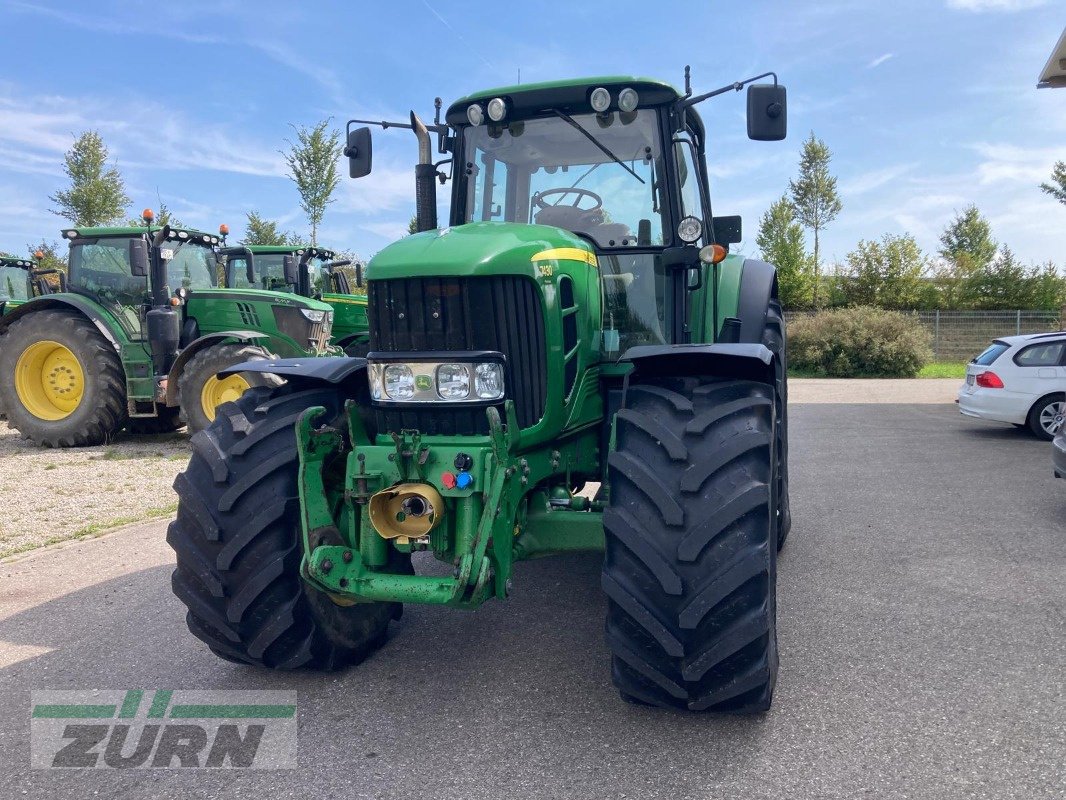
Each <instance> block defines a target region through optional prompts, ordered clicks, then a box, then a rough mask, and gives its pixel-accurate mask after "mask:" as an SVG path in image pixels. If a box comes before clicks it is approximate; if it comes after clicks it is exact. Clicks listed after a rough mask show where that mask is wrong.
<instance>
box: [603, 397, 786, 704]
mask: <svg viewBox="0 0 1066 800" xmlns="http://www.w3.org/2000/svg"><path fill="white" fill-rule="evenodd" d="M775 417H776V413H775V392H774V390H773V387H770V386H767V385H765V384H760V383H752V382H749V381H721V380H710V381H700V380H697V379H695V378H679V379H667V380H662V381H657V382H654V383H642V384H634V385H631V386H630V388H629V393H628V394H627V398H626V407H625V408H624V409H622V410H621V411H619V412H618V414H617V416H616V423H615V424H616V448H615V451H614V452H612V453H611V454H610V456H609V457H608V469H609V474H610V487H611V490H610V505H609V506H608V508H607V510H606V511H605V512H604V516H603V526H604V531H605V534H606V537H605V540H606V541H605V544H606V548H605V550H606V552H605V558H604V566H603V580H602V583H603V588H604V591H605V592H606V594H607V597H608V612H607V642H608V645H609V647H610V649H611V653H612V677H613V679H614V683H615V685H616V686H617V687H618V689H619V691H620V692H621V693H622V695H623V697H625V698H627V699H632V700H636V701H638V702H643V703H648V704H651V705H656V706H667V707H674V708H684V709H689V710H693V711H704V710H708V711H726V712H732V713H757V712H761V711H765V710H766V709H768V708H769V707H770V702H771V698H772V696H773V690H774V683H775V681H776V678H777V665H778V656H777V624H776V616H777V594H776V584H777V553H776V548H775V546H774V542H775V538H776V537H775V532H774V530H773V528H772V526H771V518H772V509H773V502H774V495H775V491H774V486H773V484H774V479H775V477H776V476H775V453H774V449H775V448H774V441H775V424H774V423H775Z"/></svg>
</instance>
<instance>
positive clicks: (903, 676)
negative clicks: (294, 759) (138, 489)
mask: <svg viewBox="0 0 1066 800" xmlns="http://www.w3.org/2000/svg"><path fill="white" fill-rule="evenodd" d="M791 414H792V448H791V457H792V461H791V463H792V508H793V514H794V520H795V522H794V528H793V531H792V534H791V537H790V539H789V542H788V546H787V547H786V549H785V552H784V553H783V554H782V556H781V559H780V562H779V632H778V636H779V642H780V651H781V673H780V678H779V680H778V684H777V692H776V695H775V697H774V705H773V708H772V710H771V711H770V712H769V713H768V714H766V715H764V716H761V717H758V718H736V717H716V716H705V715H686V714H680V713H672V712H667V711H660V710H655V709H649V708H645V707H640V706H633V705H629V704H627V703H624V702H622V701H621V700H620V699H619V697H618V695H617V693H616V692H615V691H614V689H613V688H612V687H611V684H610V678H609V663H608V656H607V651H606V647H605V645H604V642H603V616H604V610H605V603H604V599H603V596H602V594H601V592H600V589H599V586H598V583H599V563H598V559H597V558H596V557H595V556H582V557H570V558H550V559H543V560H539V561H533V562H528V563H524V564H520V565H519V566H518V567H517V572H516V575H515V581H514V587H515V590H514V594H513V597H512V599H510V600H508V601H506V602H494V603H490V604H488V605H486V606H484V607H482V608H481V609H479V610H478V611H475V612H460V611H452V610H448V609H441V608H429V607H408V609H407V611H406V613H405V615H404V618H403V620H402V621H401V622H400V623H399V624H397V625H395V626H394V628H393V635H392V637H391V639H390V641H389V642H388V644H387V645H386V646H385V647H384V649H383V650H381V651H380V652H379V653H377V654H376V655H375V656H373V657H372V658H371V659H370V660H368V661H367V662H366V663H364V664H362V665H361V666H359V667H357V668H354V669H351V670H349V671H346V672H342V673H339V674H332V675H323V674H299V673H297V674H292V673H271V672H266V671H260V670H254V669H250V668H244V667H240V666H236V665H232V664H228V663H226V662H223V661H220V660H218V659H217V658H216V657H215V656H213V655H212V654H211V653H210V652H208V651H207V649H206V648H205V647H203V646H202V645H201V644H200V643H199V642H198V641H196V640H195V639H193V638H192V637H191V636H190V635H189V634H188V633H187V631H186V628H185V624H184V614H183V610H184V609H183V607H182V606H181V605H180V604H179V603H178V602H177V600H175V599H174V598H173V596H172V595H171V593H170V588H169V576H170V563H171V560H172V559H171V554H170V550H169V548H168V547H167V546H166V544H165V543H164V541H163V536H164V530H165V524H164V523H150V524H146V525H142V526H139V527H136V528H130V529H127V530H124V531H122V532H120V533H117V534H114V535H112V536H109V537H105V538H103V539H100V540H96V541H89V542H82V543H79V544H75V545H71V546H68V547H64V548H61V549H54V550H49V551H43V552H40V553H37V554H35V555H33V556H30V557H28V558H25V559H22V560H19V561H16V562H14V563H8V564H2V565H0V775H2V776H3V778H2V779H0V796H4V797H8V796H9V797H16V798H17V797H29V798H52V797H55V798H83V797H99V798H110V797H115V798H170V797H190V798H191V797H197V798H201V797H221V796H225V797H233V798H236V797H246V796H247V797H251V796H254V797H257V798H289V797H292V798H296V797H299V798H315V799H316V800H317V799H318V798H331V797H337V798H362V797H396V798H408V797H419V798H468V797H470V798H473V797H477V798H497V797H508V798H512V797H513V798H523V799H524V798H617V797H632V798H657V797H668V798H670V799H671V800H682V798H763V797H765V798H807V797H842V798H843V797H847V798H852V797H867V796H869V797H878V798H881V797H909V798H914V797H930V798H953V797H966V798H971V797H990V798H1010V797H1018V798H1044V797H1048V798H1051V797H1055V798H1061V797H1063V796H1066V766H1064V764H1066V706H1064V694H1066V692H1064V689H1066V622H1064V616H1063V610H1064V607H1066V556H1064V552H1066V546H1064V538H1066V481H1062V480H1059V481H1056V480H1055V479H1053V478H1052V474H1051V464H1050V452H1049V445H1048V444H1046V443H1044V442H1037V441H1035V440H1034V439H1032V438H1030V437H1029V436H1028V435H1026V434H1025V433H1024V432H1021V431H1017V430H1015V429H1014V428H1009V427H1008V428H1005V427H998V426H993V425H986V424H983V423H980V422H976V421H971V420H966V419H963V418H961V417H960V416H959V414H958V412H957V411H956V409H955V407H954V406H951V405H891V404H881V405H843V404H841V405H834V404H821V405H796V406H794V407H793V408H792V410H791ZM90 688H99V689H131V688H142V689H160V688H165V689H238V688H241V689H244V688H247V689H290V690H291V689H295V690H296V691H297V693H298V707H299V763H300V765H301V766H300V768H299V769H298V770H279V771H257V770H240V769H229V770H214V771H210V770H190V771H183V770H177V769H174V770H159V769H155V770H152V769H148V770H129V771H121V772H118V771H115V770H104V769H99V770H72V771H60V770H33V769H31V768H30V754H29V733H28V732H29V706H30V694H29V693H30V691H31V690H32V689H90Z"/></svg>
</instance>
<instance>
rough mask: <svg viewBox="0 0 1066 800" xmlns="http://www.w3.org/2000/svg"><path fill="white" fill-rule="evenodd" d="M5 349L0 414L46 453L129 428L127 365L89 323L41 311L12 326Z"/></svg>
mask: <svg viewBox="0 0 1066 800" xmlns="http://www.w3.org/2000/svg"><path fill="white" fill-rule="evenodd" d="M3 342H4V344H3V347H0V408H3V409H4V411H5V412H6V413H7V417H8V425H10V426H11V427H12V428H15V429H16V430H17V431H18V432H19V433H21V434H22V436H23V437H25V438H26V439H29V440H31V441H33V442H36V443H37V444H40V445H44V446H46V447H88V446H93V445H99V444H104V443H105V442H108V441H110V440H111V439H112V438H114V436H115V434H116V433H118V432H119V431H120V430H121V429H122V427H123V425H125V424H126V378H125V373H124V372H123V370H122V361H121V360H120V359H119V356H118V353H117V352H115V348H114V347H113V346H112V345H111V343H110V342H109V341H107V339H105V338H104V337H103V335H102V334H101V333H100V331H98V330H97V329H96V326H95V325H93V324H92V322H90V321H89V320H88V319H86V318H85V317H83V316H82V315H81V314H78V313H72V312H68V311H54V310H43V311H34V312H31V313H29V314H27V315H26V316H24V317H21V318H20V319H17V320H15V321H14V322H13V323H11V326H10V327H9V328H8V329H7V331H6V332H5V334H4V338H3Z"/></svg>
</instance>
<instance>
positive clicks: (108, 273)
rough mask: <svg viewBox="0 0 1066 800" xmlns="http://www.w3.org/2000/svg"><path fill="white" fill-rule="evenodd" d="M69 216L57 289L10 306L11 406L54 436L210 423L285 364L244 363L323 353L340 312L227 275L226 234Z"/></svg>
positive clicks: (19, 425)
mask: <svg viewBox="0 0 1066 800" xmlns="http://www.w3.org/2000/svg"><path fill="white" fill-rule="evenodd" d="M151 220H152V215H151V212H150V211H149V210H146V212H145V221H146V223H147V227H117V228H87V227H82V228H70V229H67V230H64V231H63V236H64V237H65V238H66V239H67V240H68V242H69V244H70V255H69V262H68V270H67V275H66V278H65V281H64V283H63V285H62V286H61V287H60V291H58V292H54V293H50V294H46V295H43V296H40V297H34V298H32V299H29V300H26V301H24V302H22V303H20V304H19V305H18V307H17V308H15V309H14V310H11V311H9V312H8V313H5V314H4V315H3V317H0V334H2V339H0V341H2V342H3V345H2V346H0V407H2V408H4V410H5V411H6V412H7V415H8V420H9V423H8V424H9V425H10V426H11V427H13V428H15V429H17V430H18V431H19V432H20V433H21V434H22V435H23V436H24V437H26V438H28V439H31V440H32V441H34V442H37V443H38V444H42V445H46V446H49V447H79V446H86V445H95V444H101V443H103V442H106V441H108V440H110V439H111V438H112V437H113V436H114V435H115V434H116V433H118V431H119V430H121V429H122V428H123V427H124V426H128V427H129V429H130V430H132V431H134V432H137V433H160V432H167V431H172V430H176V429H177V428H179V427H181V425H183V424H187V425H188V427H189V428H190V430H191V431H198V430H201V429H203V428H205V427H207V426H208V425H210V424H211V422H212V421H213V419H214V416H215V408H216V407H217V406H218V405H220V404H222V403H224V402H227V401H230V400H235V399H237V398H238V397H240V395H241V394H242V392H243V391H244V390H246V389H248V388H249V387H250V386H257V387H272V386H277V385H278V384H279V383H280V382H281V381H280V379H279V378H278V377H276V376H273V375H270V374H264V373H262V372H260V371H257V370H252V371H239V372H237V373H234V374H229V375H226V376H223V377H221V378H220V377H218V376H217V373H218V372H220V371H221V370H224V369H225V368H227V367H231V366H233V365H234V364H239V363H242V362H247V361H254V360H259V361H263V362H265V361H266V360H268V359H270V358H274V357H277V356H289V357H296V356H318V355H322V354H324V353H331V352H334V351H333V350H332V349H331V348H330V347H329V338H330V326H331V324H332V313H333V312H332V311H331V310H330V308H329V306H327V305H325V304H324V303H320V302H317V301H314V300H308V299H304V298H301V297H295V296H293V295H290V294H283V293H279V292H263V291H255V290H251V289H249V290H246V291H240V292H237V291H231V290H227V289H219V288H217V278H216V261H217V246H218V244H219V238H218V237H217V236H214V235H212V234H207V233H203V232H201V231H196V230H191V229H187V228H172V227H170V226H168V225H167V226H162V227H152V226H151Z"/></svg>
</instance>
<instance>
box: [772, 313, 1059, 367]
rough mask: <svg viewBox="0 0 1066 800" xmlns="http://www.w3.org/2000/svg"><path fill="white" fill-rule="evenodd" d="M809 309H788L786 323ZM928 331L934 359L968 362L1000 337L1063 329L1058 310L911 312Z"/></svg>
mask: <svg viewBox="0 0 1066 800" xmlns="http://www.w3.org/2000/svg"><path fill="white" fill-rule="evenodd" d="M808 313H810V312H804V311H789V312H786V313H785V320H786V322H787V321H788V320H790V319H795V318H796V317H797V316H804V315H806V314H808ZM910 313H912V314H913V315H914V316H916V317H917V318H918V320H919V321H920V322H921V323H922V325H924V326H925V328H926V329H927V330H928V331H929V340H930V342H931V344H932V345H933V354H934V357H935V358H936V360H937V361H969V360H970V359H971V358H973V357H974V356H976V355H977V354H978V353H980V352H981V351H982V350H984V349H985V348H986V347H988V345H989V344H990V343H991V342H992V340H993V339H996V338H998V337H1000V336H1015V335H1017V334H1021V333H1047V332H1049V331H1058V330H1063V329H1066V319H1064V317H1066V309H1064V310H1063V311H1062V312H1059V311H1024V310H1019V311H912V312H910Z"/></svg>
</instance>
